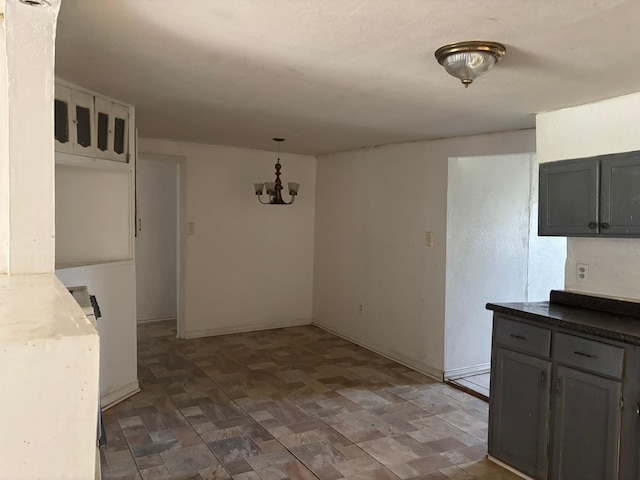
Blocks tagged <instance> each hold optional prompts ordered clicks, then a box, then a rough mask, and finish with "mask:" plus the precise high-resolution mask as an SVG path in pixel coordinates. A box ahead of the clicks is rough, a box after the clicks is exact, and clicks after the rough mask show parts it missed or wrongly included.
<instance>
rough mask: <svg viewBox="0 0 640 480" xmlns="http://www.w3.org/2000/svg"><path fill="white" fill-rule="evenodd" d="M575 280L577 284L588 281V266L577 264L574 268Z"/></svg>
mask: <svg viewBox="0 0 640 480" xmlns="http://www.w3.org/2000/svg"><path fill="white" fill-rule="evenodd" d="M576 278H577V280H578V281H579V282H586V281H588V280H589V265H587V264H586V263H579V264H578V266H577V267H576Z"/></svg>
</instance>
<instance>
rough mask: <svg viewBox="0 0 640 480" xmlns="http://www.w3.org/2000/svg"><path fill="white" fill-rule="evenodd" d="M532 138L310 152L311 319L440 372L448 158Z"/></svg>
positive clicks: (513, 149)
mask: <svg viewBox="0 0 640 480" xmlns="http://www.w3.org/2000/svg"><path fill="white" fill-rule="evenodd" d="M534 138H535V134H534V132H533V130H523V131H516V132H508V133H500V134H491V135H480V136H472V137H462V138H452V139H444V140H436V141H428V142H416V143H405V144H398V145H388V146H384V147H378V148H372V149H366V150H359V151H354V152H345V153H339V154H334V155H326V156H321V157H319V159H318V165H317V193H316V237H315V270H314V308H313V317H314V322H315V323H317V324H319V325H321V326H323V327H324V328H327V329H329V330H331V331H335V332H337V333H339V334H341V335H343V336H345V337H347V338H350V339H352V340H354V341H356V342H358V343H360V344H362V345H365V346H367V347H369V348H372V349H374V350H377V351H379V352H381V353H383V354H386V355H389V356H391V357H393V358H395V359H397V360H399V361H402V362H404V363H406V364H409V365H412V366H414V367H415V368H418V369H420V370H422V371H424V372H427V373H429V374H431V375H434V376H436V377H442V374H443V371H444V345H445V326H444V318H445V259H446V221H447V162H448V159H449V157H459V156H471V155H490V154H505V153H521V152H530V151H533V150H534V148H535V145H534ZM426 232H432V234H433V246H431V247H427V246H425V243H426V242H425V234H426ZM360 303H362V304H363V311H362V314H360V308H359V304H360Z"/></svg>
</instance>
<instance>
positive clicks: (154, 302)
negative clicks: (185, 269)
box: [136, 158, 179, 321]
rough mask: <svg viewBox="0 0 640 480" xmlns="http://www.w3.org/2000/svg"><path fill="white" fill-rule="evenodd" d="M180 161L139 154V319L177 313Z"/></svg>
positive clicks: (174, 315)
mask: <svg viewBox="0 0 640 480" xmlns="http://www.w3.org/2000/svg"><path fill="white" fill-rule="evenodd" d="M178 165H179V164H178V162H177V161H176V160H168V159H163V158H154V159H149V158H138V160H137V163H136V166H137V170H136V176H137V184H138V190H137V196H138V218H139V219H140V222H141V223H140V225H141V229H140V230H139V231H138V235H137V237H136V305H137V316H138V321H148V320H158V319H167V318H176V317H177V313H178V311H177V295H176V292H177V281H178V279H177V268H176V265H177V260H178V256H177V248H178V243H177V237H178Z"/></svg>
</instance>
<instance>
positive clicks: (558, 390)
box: [556, 378, 560, 395]
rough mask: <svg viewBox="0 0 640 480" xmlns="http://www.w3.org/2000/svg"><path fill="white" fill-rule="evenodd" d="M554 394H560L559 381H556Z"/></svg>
mask: <svg viewBox="0 0 640 480" xmlns="http://www.w3.org/2000/svg"><path fill="white" fill-rule="evenodd" d="M556 394H558V395H559V394H560V379H559V378H557V379H556Z"/></svg>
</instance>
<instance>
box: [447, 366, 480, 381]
mask: <svg viewBox="0 0 640 480" xmlns="http://www.w3.org/2000/svg"><path fill="white" fill-rule="evenodd" d="M490 371H491V363H479V364H478V365H472V366H470V367H462V368H452V369H451V370H445V372H444V379H445V381H446V380H456V379H458V378H463V377H470V376H472V375H482V374H483V373H489V372H490Z"/></svg>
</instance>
